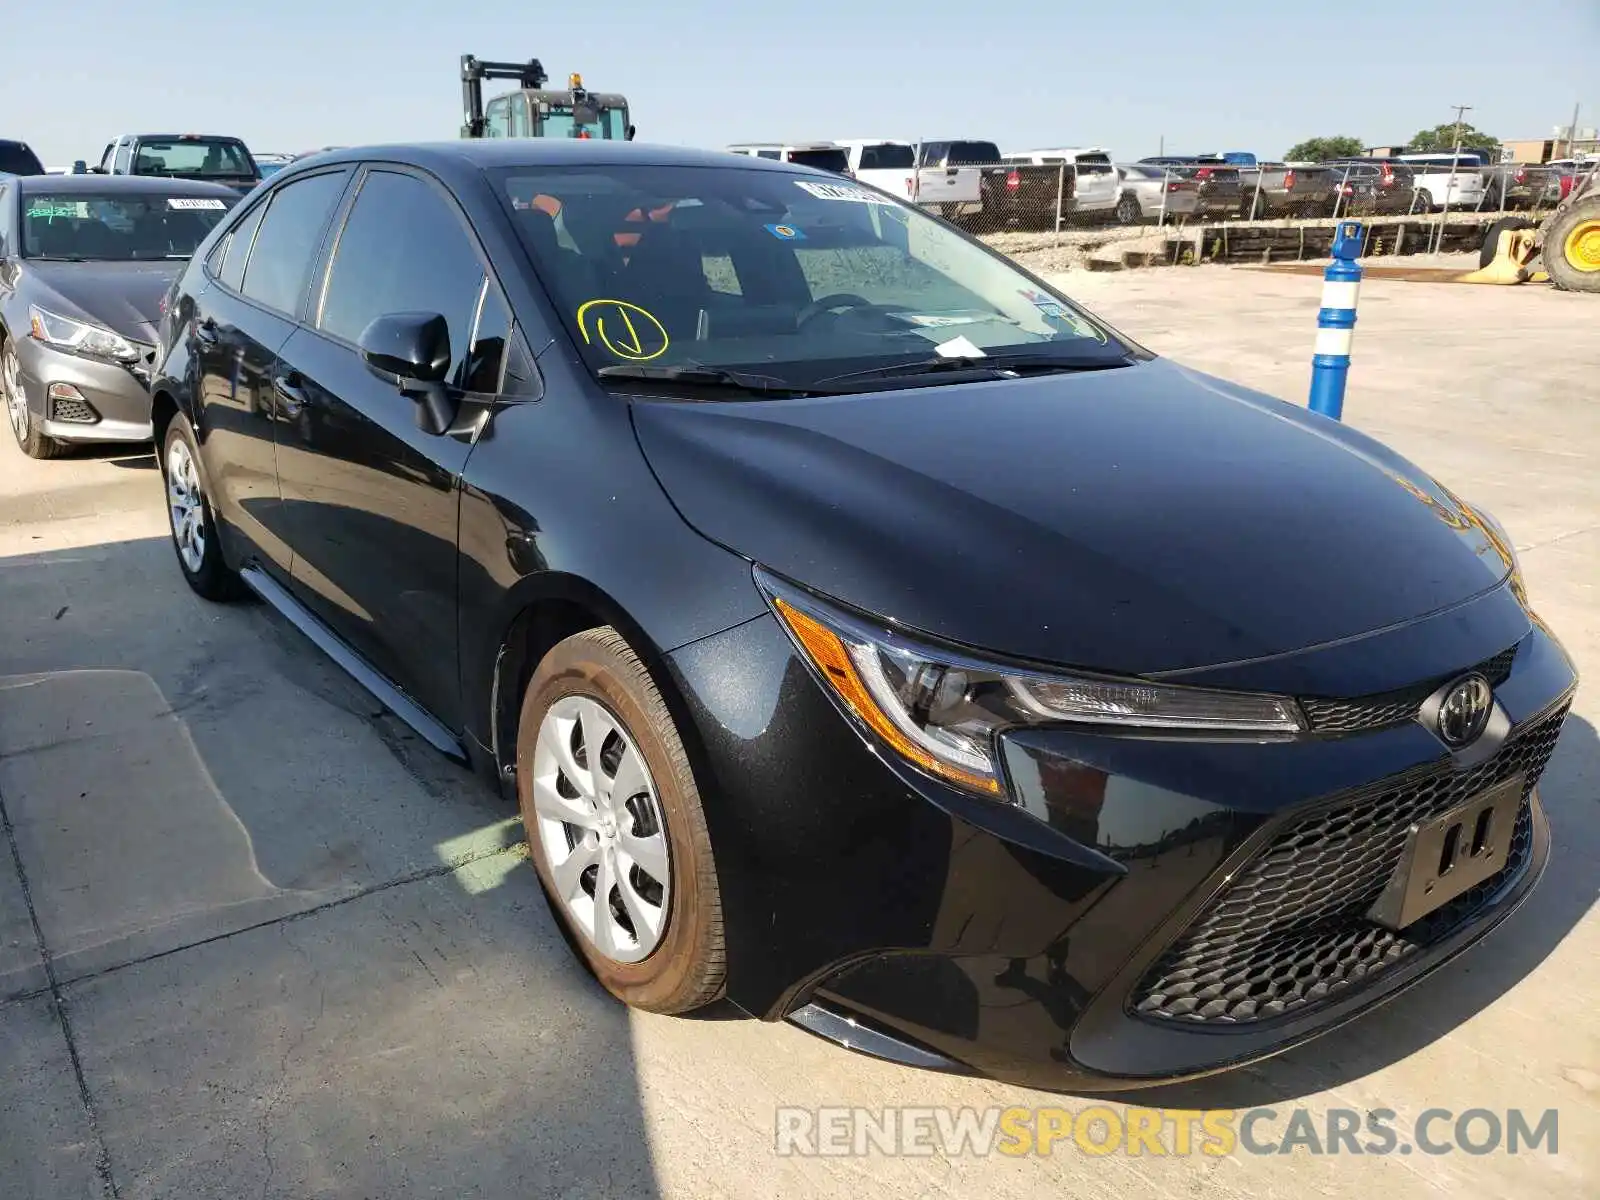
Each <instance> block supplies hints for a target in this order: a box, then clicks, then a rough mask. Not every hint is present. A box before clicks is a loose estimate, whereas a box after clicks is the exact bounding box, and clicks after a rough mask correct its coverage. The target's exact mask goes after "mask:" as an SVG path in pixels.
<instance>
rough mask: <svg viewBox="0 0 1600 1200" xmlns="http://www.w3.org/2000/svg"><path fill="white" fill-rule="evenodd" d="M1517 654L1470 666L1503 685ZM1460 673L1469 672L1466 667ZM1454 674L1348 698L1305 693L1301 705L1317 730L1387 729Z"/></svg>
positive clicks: (1406, 717)
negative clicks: (1306, 695)
mask: <svg viewBox="0 0 1600 1200" xmlns="http://www.w3.org/2000/svg"><path fill="white" fill-rule="evenodd" d="M1516 656H1517V648H1516V647H1515V646H1512V647H1511V648H1510V649H1509V650H1502V651H1501V652H1500V653H1499V654H1496V655H1495V656H1494V657H1493V658H1491V659H1487V660H1485V661H1484V662H1481V663H1479V664H1478V665H1477V666H1476V667H1470V668H1467V669H1468V670H1473V671H1477V672H1479V673H1480V674H1482V675H1483V676H1484V678H1486V679H1487V680H1488V681H1489V684H1490V686H1492V687H1499V686H1500V685H1501V684H1502V683H1504V682H1505V681H1506V680H1507V679H1509V678H1510V677H1511V660H1512V659H1514V658H1515V657H1516ZM1460 674H1466V671H1462V672H1460ZM1453 678H1455V676H1454V675H1445V676H1441V677H1440V678H1438V679H1434V680H1430V681H1429V682H1427V683H1418V684H1413V685H1412V686H1410V687H1404V688H1399V689H1397V690H1395V691H1392V692H1377V693H1374V694H1373V695H1370V696H1357V697H1355V698H1354V699H1348V700H1330V699H1325V698H1321V697H1309V696H1308V697H1302V698H1301V699H1300V707H1301V708H1302V709H1303V710H1304V711H1305V714H1306V720H1307V721H1308V722H1309V723H1310V725H1311V728H1312V730H1313V731H1314V732H1316V733H1359V732H1363V731H1365V730H1369V729H1383V728H1384V727H1386V726H1389V725H1400V724H1404V723H1405V722H1406V721H1409V720H1411V718H1412V717H1414V716H1416V715H1417V710H1418V709H1419V708H1421V707H1422V702H1423V701H1424V700H1426V699H1427V698H1428V697H1429V696H1431V695H1433V693H1434V692H1435V691H1437V690H1438V689H1439V687H1441V686H1442V685H1443V684H1445V683H1448V682H1449V681H1450V680H1451V679H1453Z"/></svg>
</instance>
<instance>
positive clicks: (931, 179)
mask: <svg viewBox="0 0 1600 1200" xmlns="http://www.w3.org/2000/svg"><path fill="white" fill-rule="evenodd" d="M834 145H836V146H842V147H843V148H844V149H845V151H846V152H847V153H848V154H849V155H850V174H851V175H853V176H854V177H855V178H857V179H859V180H861V181H862V182H863V183H869V184H871V185H872V186H873V187H876V188H881V189H883V190H884V191H886V192H888V193H889V194H890V195H894V196H900V197H903V198H904V199H907V200H912V201H915V202H916V203H919V204H922V205H925V206H927V207H929V208H937V209H938V210H939V211H940V212H942V213H944V214H945V215H946V216H955V215H957V214H958V213H961V212H967V211H975V210H976V209H977V208H978V206H979V203H980V201H981V199H982V191H981V188H982V183H981V176H982V172H981V171H980V170H979V168H977V167H975V166H962V165H960V164H957V163H939V164H938V165H931V166H924V167H923V168H922V169H921V170H920V171H919V170H918V169H917V147H916V146H915V145H913V144H912V143H911V142H901V141H896V140H895V139H893V138H835V139H834ZM946 205H950V206H952V207H950V208H946V207H945V206H946Z"/></svg>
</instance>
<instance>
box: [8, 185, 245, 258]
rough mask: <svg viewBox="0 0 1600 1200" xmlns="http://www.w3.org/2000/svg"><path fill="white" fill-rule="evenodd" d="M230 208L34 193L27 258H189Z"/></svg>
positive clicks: (28, 208) (211, 202)
mask: <svg viewBox="0 0 1600 1200" xmlns="http://www.w3.org/2000/svg"><path fill="white" fill-rule="evenodd" d="M230 207H232V206H231V204H230V203H229V202H228V201H226V200H223V199H220V198H219V197H216V196H182V195H159V194H157V195H149V194H140V195H131V194H129V193H127V192H123V193H120V194H118V193H111V192H108V193H105V194H94V193H83V192H65V193H60V194H51V193H48V192H34V193H31V194H29V195H26V196H24V197H22V253H23V256H24V257H26V258H66V259H90V260H94V261H99V262H134V261H148V260H154V259H167V258H174V259H175V258H188V257H189V256H190V255H192V254H193V253H194V252H195V248H196V247H197V246H199V245H200V243H201V242H203V241H204V240H205V238H206V235H207V234H209V233H210V232H211V230H212V229H213V228H214V227H215V226H216V224H217V222H219V221H221V220H222V218H223V217H225V216H227V214H228V209H229V208H230Z"/></svg>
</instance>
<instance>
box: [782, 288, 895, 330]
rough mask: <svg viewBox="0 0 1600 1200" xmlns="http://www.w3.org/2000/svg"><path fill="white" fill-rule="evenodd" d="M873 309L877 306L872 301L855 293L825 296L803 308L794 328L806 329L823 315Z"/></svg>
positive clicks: (795, 320) (837, 293)
mask: <svg viewBox="0 0 1600 1200" xmlns="http://www.w3.org/2000/svg"><path fill="white" fill-rule="evenodd" d="M873 307H876V306H875V305H874V304H873V302H872V301H871V300H866V299H863V298H862V297H860V296H857V295H856V294H855V293H854V292H834V293H833V294H832V295H831V296H823V297H821V298H820V299H817V300H813V301H812V302H811V303H810V304H808V305H806V306H805V307H804V308H802V309H801V310H800V314H799V315H798V316H797V317H795V319H794V326H795V328H796V329H804V328H805V326H806V323H807V322H808V321H814V320H816V318H818V317H820V316H821V315H822V314H823V313H829V314H830V315H837V311H836V310H839V311H845V312H848V311H849V310H850V309H852V308H873Z"/></svg>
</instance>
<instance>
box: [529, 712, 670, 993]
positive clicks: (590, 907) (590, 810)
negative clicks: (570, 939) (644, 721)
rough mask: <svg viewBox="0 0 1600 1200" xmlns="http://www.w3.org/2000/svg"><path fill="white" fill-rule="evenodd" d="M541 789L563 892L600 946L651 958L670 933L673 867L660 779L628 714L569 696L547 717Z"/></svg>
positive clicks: (625, 959) (571, 916)
mask: <svg viewBox="0 0 1600 1200" xmlns="http://www.w3.org/2000/svg"><path fill="white" fill-rule="evenodd" d="M532 794H533V806H534V811H535V813H536V814H537V820H538V826H539V836H538V838H537V841H538V843H539V844H538V846H537V847H536V848H535V853H542V854H543V855H544V858H545V865H546V867H547V868H548V870H549V878H550V882H551V885H552V890H553V891H554V893H555V898H556V900H557V901H558V902H559V903H560V904H561V905H562V907H563V909H564V910H565V912H566V915H567V918H568V920H569V921H570V922H571V923H572V925H573V926H574V927H575V928H577V929H578V930H581V931H582V933H583V934H584V936H585V937H587V938H588V939H589V941H590V942H591V943H592V944H593V945H594V947H595V949H596V950H598V951H599V952H600V953H601V954H603V955H605V956H606V957H607V958H609V959H611V960H613V961H615V962H619V963H636V962H639V961H641V960H643V959H645V958H647V957H648V956H649V955H650V953H651V952H652V951H654V950H655V948H656V946H657V945H659V944H660V942H661V938H662V935H663V933H664V932H665V931H666V925H667V914H668V912H669V911H670V905H671V899H672V896H671V890H672V883H671V870H670V860H669V857H668V849H667V834H666V823H665V822H664V821H663V819H662V815H661V805H660V800H659V797H658V796H657V793H656V786H655V782H654V781H653V780H652V779H651V777H650V769H649V767H648V766H647V765H646V764H645V760H644V756H643V755H642V754H641V753H640V752H639V747H638V746H637V745H636V744H635V743H634V740H633V738H632V737H631V736H629V734H628V731H627V729H626V728H625V727H624V726H623V724H622V722H621V721H620V720H618V719H617V718H616V717H615V716H614V715H612V713H611V712H610V711H609V710H608V709H606V708H605V707H604V706H603V705H601V704H600V703H599V702H598V701H596V700H593V699H591V698H589V697H587V696H565V697H563V698H561V699H560V700H557V701H556V702H555V703H554V704H552V705H551V706H550V708H549V710H548V711H547V712H546V713H545V714H544V718H543V720H542V721H541V722H540V724H539V734H538V738H537V740H536V742H535V745H534V752H533V780H532Z"/></svg>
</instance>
